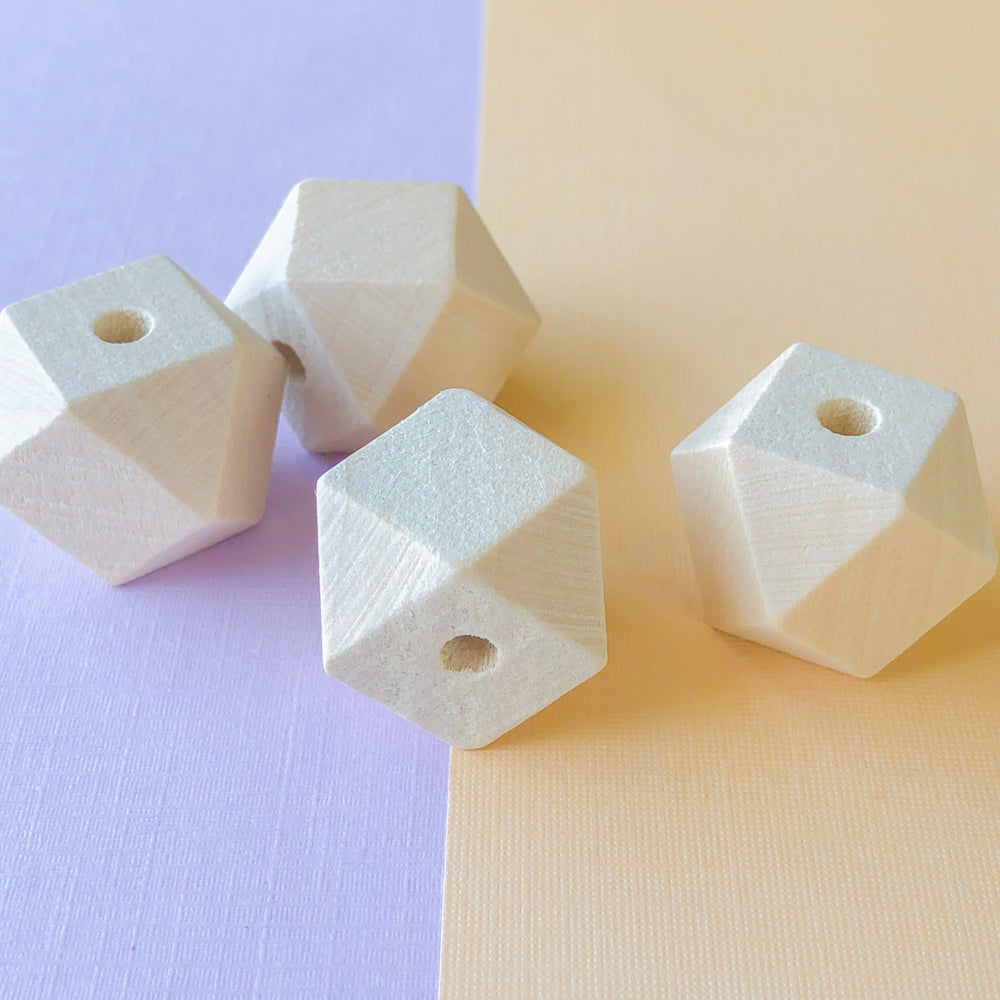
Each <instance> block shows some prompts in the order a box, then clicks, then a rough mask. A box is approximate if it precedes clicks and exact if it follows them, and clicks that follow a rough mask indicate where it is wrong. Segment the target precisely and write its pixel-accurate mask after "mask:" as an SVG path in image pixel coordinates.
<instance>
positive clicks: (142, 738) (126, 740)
mask: <svg viewBox="0 0 1000 1000" xmlns="http://www.w3.org/2000/svg"><path fill="white" fill-rule="evenodd" d="M2 22H3V23H2V28H0V66H2V67H3V83H2V85H0V182H2V183H0V302H3V303H5V302H9V301H13V300H15V299H19V298H23V297H24V296H26V295H30V294H34V293H36V292H39V291H42V290H43V289H45V288H48V287H52V286H55V285H59V284H63V283H65V282H67V281H71V280H73V279H76V278H79V277H82V276H84V275H87V274H91V273H95V272H97V271H101V270H104V269H106V268H109V267H113V266H116V265H118V264H121V263H124V262H125V261H127V260H130V259H134V258H136V257H140V256H144V255H146V254H151V253H166V254H168V255H169V256H171V257H173V258H174V259H175V260H176V261H177V262H178V263H179V264H180V265H181V266H182V267H184V268H186V269H187V270H189V271H190V272H191V273H192V274H193V275H194V276H195V277H197V278H198V279H199V280H200V281H202V282H203V283H204V284H205V285H207V286H208V287H209V288H210V289H212V290H213V291H214V292H216V294H219V295H220V296H224V295H225V293H226V291H227V290H228V288H229V285H230V284H231V283H232V281H233V279H234V278H235V277H236V275H237V274H238V273H239V271H240V269H241V267H242V265H243V263H244V262H245V260H246V259H247V257H248V256H249V254H250V252H251V251H252V249H253V248H254V246H255V245H256V242H257V240H258V239H259V237H260V236H261V234H262V233H263V231H264V228H265V227H266V225H267V223H268V222H269V220H270V218H271V216H272V215H273V213H274V212H275V210H276V209H277V207H278V205H279V204H280V203H281V201H282V199H283V198H284V196H285V194H286V192H287V190H288V189H289V188H290V187H291V185H292V184H293V183H294V182H295V181H297V180H299V179H300V178H302V177H308V176H330V177H336V176H342V177H352V176H353V177H365V176H368V177H384V178H398V179H428V180H432V179H433V180H453V181H458V182H460V183H463V184H464V185H465V186H466V188H467V189H468V188H469V187H470V186H471V184H472V179H473V171H474V161H475V152H476V151H475V131H476V116H477V112H478V107H477V105H478V90H479V86H478V80H479V36H480V10H479V5H478V4H477V3H474V2H469V0H408V2H406V3H402V2H394V0H377V2H372V0H350V2H348V0H336V2H330V3H322V2H316V3H309V2H305V0H297V2H291V3H288V2H284V3H280V4H278V3H267V4H265V3H259V4H257V3H228V4H223V3H219V2H214V3H213V2H208V3H206V2H201V0H187V2H183V3H171V2H161V3H149V4H145V3H143V4H139V3H131V2H127V0H116V2H104V3H97V4H87V3H77V2H70V0H41V2H39V0H8V2H7V3H6V4H5V5H4V8H3V17H2ZM328 464H329V463H328V462H326V461H323V460H320V459H317V458H315V457H312V456H310V455H308V454H307V453H305V452H304V451H303V450H302V449H301V447H300V446H299V444H298V442H297V440H296V439H295V438H294V436H293V435H292V434H291V433H290V432H288V430H287V429H286V428H285V427H284V426H283V427H282V429H281V432H280V434H279V440H278V448H277V453H276V457H275V464H274V476H273V481H272V488H271V496H270V500H269V504H268V510H267V514H266V516H265V519H264V521H263V523H262V524H261V525H260V526H259V527H257V528H256V529H254V530H252V531H250V532H248V533H246V534H244V535H242V536H239V537H237V538H235V539H232V540H230V541H228V542H225V543H223V544H221V545H219V546H216V547H215V548H214V549H211V550H209V551H207V552H204V553H201V554H199V555H196V556H193V557H192V558H190V559H187V560H185V561H183V562H181V563H177V564H175V565H174V566H172V567H168V568H167V569H165V570H162V571H160V572H159V573H156V574H154V575H152V576H150V577H147V578H145V579H144V580H141V581H138V582H136V583H134V584H130V585H128V586H126V587H124V588H120V589H112V588H109V587H107V586H106V585H105V584H103V583H101V582H100V581H98V580H97V579H96V578H94V577H92V576H90V575H89V574H88V573H87V571H86V570H84V569H82V568H80V567H79V566H78V565H77V564H75V563H74V562H72V561H71V560H70V559H69V558H68V557H66V556H64V555H63V554H62V553H61V552H59V551H58V550H57V549H55V548H54V547H53V546H51V545H50V544H49V543H47V542H45V541H43V540H42V539H40V538H38V537H37V536H35V535H34V534H32V533H31V532H30V531H29V530H28V529H27V528H25V527H24V526H23V525H21V523H20V522H18V521H17V520H15V519H14V518H13V517H11V516H10V515H9V514H7V513H6V512H5V511H2V510H0V996H2V997H3V998H5V1000H7V998H17V1000H20V998H29V997H30V998H35V997H39V998H49V997H51V998H72V1000H85V998H99V1000H107V998H116V997H129V998H133V997H150V998H151V997H170V998H172V1000H173V998H183V997H197V998H199V1000H206V998H215V997H240V998H247V997H290V998H306V997H352V998H365V997H378V998H394V997H399V998H407V1000H418V998H420V997H432V996H434V995H435V994H436V983H437V961H438V935H439V919H440V886H441V874H442V861H443V838H444V819H445V808H446V791H447V788H446V786H447V769H448V750H447V747H445V746H444V745H443V744H441V743H439V742H438V741H437V740H435V739H434V738H433V737H430V736H428V735H426V734H424V733H422V732H420V731H418V730H417V729H415V728H413V727H411V726H410V725H409V724H407V723H405V722H403V721H402V720H400V719H397V718H396V717H395V716H394V715H392V714H391V713H389V712H388V711H386V710H384V709H381V708H379V707H378V706H376V705H373V704H370V703H368V702H366V701H365V700H364V699H362V698H361V697H359V696H357V695H355V694H353V693H352V692H351V691H350V690H348V689H347V688H345V687H344V686H342V685H341V684H339V683H337V682H336V681H333V680H331V679H330V678H328V677H327V676H326V675H325V674H324V672H323V669H322V664H321V656H320V636H319V618H318V596H317V578H316V576H317V570H316V549H315V525H314V520H315V515H314V498H313V490H314V485H315V481H316V478H317V477H318V476H319V475H320V474H321V473H322V472H323V471H324V469H325V468H326V467H327V466H328Z"/></svg>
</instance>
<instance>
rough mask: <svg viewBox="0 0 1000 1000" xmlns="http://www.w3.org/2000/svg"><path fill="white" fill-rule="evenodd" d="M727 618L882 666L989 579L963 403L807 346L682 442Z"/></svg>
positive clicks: (704, 545)
mask: <svg viewBox="0 0 1000 1000" xmlns="http://www.w3.org/2000/svg"><path fill="white" fill-rule="evenodd" d="M671 464H672V467H673V472H674V480H675V483H676V486H677V492H678V495H679V497H680V501H681V507H682V511H683V514H684V520H685V526H686V528H687V534H688V540H689V542H690V546H691V552H692V555H693V558H694V564H695V570H696V574H697V577H698V582H699V586H700V589H701V592H702V598H703V603H704V607H705V613H706V616H707V618H708V620H709V621H710V622H711V623H712V624H713V625H715V626H716V627H718V628H720V629H723V630H724V631H726V632H731V633H733V634H735V635H739V636H743V637H744V638H748V639H753V640H755V641H757V642H762V643H765V644H766V645H770V646H774V647H776V648H778V649H783V650H785V651H787V652H790V653H793V654H795V655H796V656H801V657H803V658H804V659H807V660H812V661H814V662H816V663H821V664H824V665H825V666H829V667H833V668H835V669H837V670H841V671H843V672H845V673H849V674H853V675H855V676H857V677H869V676H871V675H872V674H874V673H876V672H877V671H879V670H880V669H881V668H882V667H884V666H885V665H886V664H887V663H889V662H890V661H891V660H893V659H894V658H895V657H896V656H898V655H899V654H900V653H902V652H903V650H905V649H906V648H907V647H908V646H910V645H911V644H912V643H913V642H915V641H916V640H917V639H918V638H920V636H921V635H923V634H924V632H926V631H927V630H928V629H929V628H931V627H932V626H933V625H934V624H936V623H937V622H938V621H939V620H940V619H941V618H943V617H944V616H945V615H947V614H948V613H949V612H950V611H952V610H953V609H954V608H955V607H957V606H958V605H959V604H961V603H962V602H963V601H964V600H965V599H966V598H968V597H969V596H971V595H972V594H973V593H974V592H975V591H976V590H978V589H979V588H980V587H982V586H983V585H984V584H986V583H987V582H988V581H989V580H990V579H991V577H992V576H993V573H994V570H995V568H996V551H995V548H994V544H993V532H992V528H991V526H990V522H989V517H988V514H987V510H986V503H985V500H984V497H983V491H982V486H981V484H980V479H979V469H978V466H977V464H976V457H975V453H974V451H973V447H972V438H971V435H970V432H969V427H968V423H967V421H966V417H965V410H964V407H963V406H962V402H961V400H960V399H959V398H958V397H957V396H956V395H955V394H954V393H953V392H950V391H948V390H947V389H942V388H939V387H938V386H934V385H929V384H928V383H926V382H920V381H918V380H916V379H912V378H907V377H905V376H903V375H898V374H896V373H894V372H889V371H885V370H883V369H880V368H876V367H874V366H872V365H868V364H863V363H861V362H859V361H853V360H851V359H850V358H845V357H841V356H840V355H837V354H832V353H830V352H828V351H823V350H820V349H818V348H815V347H809V346H807V345H805V344H796V345H794V346H793V347H791V348H789V350H787V351H786V352H785V353H784V354H782V355H781V357H779V358H778V359H777V360H776V361H775V362H773V363H772V364H771V365H770V366H769V367H768V368H767V369H765V370H764V371H763V372H762V373H761V374H760V375H758V376H757V377H756V378H755V379H754V380H753V381H752V382H750V383H749V385H747V386H746V387H745V388H744V389H743V390H742V391H741V392H739V393H738V394H737V395H736V396H735V397H734V398H733V399H732V400H730V401H729V402H728V403H727V404H726V405H725V406H723V407H722V409H721V410H719V411H718V412H717V413H715V414H714V415H713V416H711V417H709V419H708V420H707V421H706V422H705V423H704V424H702V426H701V427H699V428H698V429H697V430H696V431H694V433H692V434H691V435H690V436H689V437H688V438H686V439H685V440H684V441H683V442H681V444H679V445H678V446H677V447H676V448H675V449H674V452H673V454H672V455H671Z"/></svg>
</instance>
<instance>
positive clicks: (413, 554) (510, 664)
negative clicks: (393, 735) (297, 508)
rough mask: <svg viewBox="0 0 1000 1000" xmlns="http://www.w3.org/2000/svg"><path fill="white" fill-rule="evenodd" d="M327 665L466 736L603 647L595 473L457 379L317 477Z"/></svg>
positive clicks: (479, 737)
mask: <svg viewBox="0 0 1000 1000" xmlns="http://www.w3.org/2000/svg"><path fill="white" fill-rule="evenodd" d="M317 503H318V515H319V551H320V584H321V595H322V606H323V650H324V658H325V661H326V667H327V670H328V671H329V672H330V673H331V674H332V675H333V676H334V677H338V678H339V679H341V680H343V681H345V682H346V683H348V684H350V685H351V686H352V687H354V688H355V689H357V690H358V691H360V692H362V693H363V694H365V695H368V696H369V697H371V698H374V699H376V700H377V701H380V702H382V703H383V704H385V705H387V706H388V707H389V708H391V709H393V710H394V711H396V712H398V713H399V714H400V715H403V716H405V717H406V718H408V719H410V720H411V721H412V722H415V723H416V724H417V725H420V726H422V727H423V728H425V729H427V730H429V731H430V732H432V733H434V734H436V735H437V736H439V737H440V738H441V739H443V740H446V741H447V742H449V743H451V744H452V745H453V746H457V747H466V748H471V747H479V746H483V745H485V744H487V743H490V742H492V741H493V740H495V739H497V738H498V737H499V736H501V735H502V734H503V733H505V732H507V731H508V730H509V729H511V728H513V727H514V726H516V725H517V724H518V723H520V722H522V721H524V719H526V718H527V717H528V716H530V715H532V714H534V713H535V712H537V711H539V710H540V709H542V708H544V707H545V706H546V705H548V704H549V703H550V702H552V701H554V700H555V699H556V698H558V697H560V696H561V695H563V694H565V693H566V692H567V691H568V690H569V689H570V688H572V687H574V686H576V685H577V684H579V683H581V682H582V681H584V680H586V679H587V678H588V677H591V676H592V675H593V674H595V673H596V672H597V671H599V670H600V669H601V667H603V666H604V663H605V661H606V659H607V648H606V639H605V619H604V590H603V582H602V577H601V553H600V529H599V523H598V505H597V489H596V482H595V479H594V474H593V472H592V471H591V470H590V468H588V466H586V465H585V464H584V463H583V462H581V461H580V460H579V459H577V458H574V457H573V456H572V455H570V454H569V453H568V452H565V451H563V450H562V449H561V448H558V447H557V446H556V445H554V444H552V443H551V442H550V441H548V440H546V439H545V438H543V437H542V436H541V435H539V434H537V433H536V432H534V431H532V430H531V429H530V428H528V427H525V426H524V425H523V424H521V423H519V422H518V421H517V420H515V419H514V418H513V417H510V416H509V415H508V414H506V413H504V412H503V411H502V410H500V409H498V408H497V407H495V406H493V405H492V404H491V403H489V402H487V401H486V400H484V399H482V398H480V397H478V396H476V395H475V394H474V393H472V392H469V391H466V390H459V389H454V390H449V391H446V392H442V393H440V394H439V395H438V396H436V397H435V398H434V399H433V400H432V401H431V402H429V403H427V404H426V405H424V406H423V407H421V408H420V409H418V410H417V411H416V413H414V414H413V415H412V416H410V417H409V418H407V419H406V420H404V421H402V423H400V424H399V425H397V426H396V427H395V428H393V429H392V430H390V431H388V432H386V433H385V434H383V435H382V436H381V437H379V438H378V439H377V440H376V441H374V442H372V443H371V444H369V445H368V446H367V447H366V448H364V449H362V450H361V451H359V452H357V453H356V454H355V455H352V456H351V457H350V458H348V459H346V460H345V461H344V462H342V463H341V464H340V465H338V466H336V467H335V468H333V469H331V470H330V471H329V472H328V473H327V474H326V475H324V476H323V478H322V479H321V480H320V482H319V486H318V490H317Z"/></svg>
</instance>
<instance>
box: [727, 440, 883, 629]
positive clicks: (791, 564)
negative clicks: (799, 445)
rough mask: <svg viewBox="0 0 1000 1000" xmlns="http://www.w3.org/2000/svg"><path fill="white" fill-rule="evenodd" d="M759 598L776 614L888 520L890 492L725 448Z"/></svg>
mask: <svg viewBox="0 0 1000 1000" xmlns="http://www.w3.org/2000/svg"><path fill="white" fill-rule="evenodd" d="M729 453H730V460H731V462H732V469H733V476H734V480H735V483H736V490H737V492H738V495H739V500H740V509H741V511H742V513H743V519H744V523H745V525H746V533H747V542H748V545H749V548H750V550H751V552H752V553H753V558H754V562H755V563H756V566H757V575H758V577H759V579H760V583H761V590H762V595H763V598H764V605H765V608H766V609H767V611H768V613H769V615H770V616H781V615H782V614H784V613H785V612H786V611H787V610H788V609H789V608H791V607H793V606H794V605H795V604H797V603H798V602H799V601H801V600H802V599H803V598H804V597H805V596H806V595H807V594H809V593H810V592H811V591H812V590H814V589H815V588H816V587H817V586H818V585H819V584H820V583H822V582H823V581H824V580H825V579H826V578H827V577H828V576H830V575H831V574H832V573H834V572H836V571H837V570H838V569H839V568H840V567H841V566H843V564H844V563H845V562H847V561H848V560H850V559H851V557H852V556H853V555H854V554H855V553H856V552H858V551H859V550H860V549H862V548H864V547H865V546H866V545H868V544H869V543H870V542H871V541H872V539H874V538H875V537H877V536H878V535H879V534H880V533H881V532H882V530H883V529H884V528H885V527H886V526H887V525H888V524H890V523H891V522H892V521H893V520H894V519H895V518H896V517H897V516H898V514H899V512H900V510H901V508H902V500H901V498H900V497H899V496H897V495H896V494H894V493H886V492H884V491H882V490H877V489H875V488H874V487H872V486H869V485H868V484H866V483H860V482H858V481H857V480H853V479H846V478H844V477H842V476H837V475H834V474H833V473H831V472H827V471H826V470H824V469H818V468H813V467H810V466H807V465H802V464H801V463H799V462H795V461H791V460H789V459H785V458H781V457H779V456H777V455H772V454H765V453H761V452H758V451H755V450H753V449H752V448H747V447H745V446H743V445H741V444H739V443H738V442H734V443H733V444H731V445H730V448H729Z"/></svg>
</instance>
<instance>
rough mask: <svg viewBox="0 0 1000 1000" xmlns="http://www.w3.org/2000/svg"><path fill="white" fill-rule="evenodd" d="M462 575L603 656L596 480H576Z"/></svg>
mask: <svg viewBox="0 0 1000 1000" xmlns="http://www.w3.org/2000/svg"><path fill="white" fill-rule="evenodd" d="M466 573H467V574H468V575H470V576H472V577H474V578H475V579H477V580H479V581H480V582H481V583H483V584H486V585H487V586H489V587H491V588H493V590H495V591H496V592H497V593H498V594H500V595H502V596H503V597H505V598H506V599H507V600H509V601H513V602H514V603H516V604H519V605H521V606H522V607H523V608H525V609H527V610H528V611H530V612H531V613H532V614H533V615H534V616H535V617H536V618H538V619H539V620H541V621H543V622H545V623H546V624H547V625H550V626H552V627H553V628H555V629H557V630H558V631H559V632H561V633H562V634H563V635H564V636H566V638H568V639H569V640H570V641H572V642H574V643H576V644H577V645H578V646H582V647H583V648H584V649H587V650H589V651H590V652H591V653H592V654H593V656H594V658H595V660H600V662H601V663H602V664H603V663H604V662H605V660H606V659H607V641H606V637H605V627H604V587H603V583H602V579H601V538H600V520H599V515H598V506H597V481H596V479H595V478H594V476H593V474H592V473H591V474H588V475H587V476H585V478H583V479H582V480H581V481H580V482H579V483H578V484H576V485H575V486H573V487H571V488H570V489H569V490H567V491H566V492H565V493H563V494H562V495H561V496H558V497H556V499H555V500H553V501H552V503H550V504H549V505H548V506H547V507H545V508H544V509H543V510H541V511H539V512H538V513H537V514H536V515H535V516H534V517H533V518H532V519H531V520H530V521H527V522H525V523H524V524H522V525H521V526H520V527H519V528H518V529H517V530H516V531H514V532H513V533H512V534H510V535H508V536H507V537H506V538H505V539H503V540H502V541H501V542H500V543H499V544H498V545H496V546H494V547H493V548H492V549H490V550H489V551H488V552H486V553H485V554H484V555H483V556H482V557H481V558H479V559H477V560H476V561H475V562H474V563H473V564H472V565H471V566H470V567H469V568H468V569H467V570H466Z"/></svg>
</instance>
